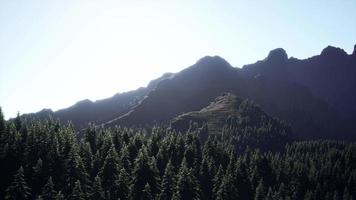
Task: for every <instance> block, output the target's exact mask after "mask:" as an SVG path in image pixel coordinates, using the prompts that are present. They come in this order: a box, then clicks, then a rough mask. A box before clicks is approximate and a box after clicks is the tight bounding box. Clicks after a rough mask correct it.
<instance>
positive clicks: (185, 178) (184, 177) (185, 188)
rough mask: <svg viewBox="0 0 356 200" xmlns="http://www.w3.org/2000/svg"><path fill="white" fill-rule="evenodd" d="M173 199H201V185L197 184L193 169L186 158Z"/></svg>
mask: <svg viewBox="0 0 356 200" xmlns="http://www.w3.org/2000/svg"><path fill="white" fill-rule="evenodd" d="M172 199H174V200H180V199H200V188H199V185H198V184H197V180H196V177H195V176H194V172H193V170H192V169H191V168H188V164H187V161H186V160H185V159H183V161H182V164H181V167H180V169H179V173H178V181H177V185H176V188H175V192H174V194H173V198H172Z"/></svg>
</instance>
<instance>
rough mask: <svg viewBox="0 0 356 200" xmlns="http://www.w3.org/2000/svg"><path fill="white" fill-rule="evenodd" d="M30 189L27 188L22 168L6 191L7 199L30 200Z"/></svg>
mask: <svg viewBox="0 0 356 200" xmlns="http://www.w3.org/2000/svg"><path fill="white" fill-rule="evenodd" d="M30 190H31V189H30V188H29V187H28V186H27V183H26V181H25V176H24V170H23V167H22V166H21V167H20V168H19V170H17V173H16V174H15V175H14V179H13V181H12V183H11V185H10V186H9V187H8V188H7V190H6V196H5V199H14V200H17V199H18V200H26V199H30V196H31V194H30Z"/></svg>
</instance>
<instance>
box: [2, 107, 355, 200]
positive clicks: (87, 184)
mask: <svg viewBox="0 0 356 200" xmlns="http://www.w3.org/2000/svg"><path fill="white" fill-rule="evenodd" d="M246 112H250V111H249V110H247V111H246ZM20 120H21V119H20ZM239 120H241V119H239ZM0 121H1V116H0ZM249 123H251V122H249ZM256 123H257V122H256ZM18 124H21V125H20V126H21V128H17V126H16V124H15V123H13V122H7V121H4V129H3V132H2V135H1V137H0V163H1V165H0V167H1V170H0V177H1V179H0V189H1V190H0V194H1V197H0V199H58V200H61V199H99V200H100V199H108V200H109V199H115V200H117V199H160V200H163V199H246V200H252V199H263V200H265V199H266V200H272V199H273V200H276V199H286V200H287V199H291V200H299V199H326V200H328V199H343V200H351V199H355V195H356V192H355V191H356V190H355V189H356V145H355V144H354V143H344V142H337V141H323V140H320V141H304V142H292V143H290V144H287V145H285V144H284V140H283V139H281V140H279V139H277V140H276V141H280V142H281V143H280V144H278V146H279V147H281V146H283V149H282V150H280V151H276V149H271V150H267V149H266V148H265V146H263V145H262V148H258V147H259V146H256V144H263V143H261V142H257V141H256V140H258V139H261V138H259V137H257V138H256V137H252V136H251V137H250V139H249V140H251V141H250V142H251V144H252V145H251V146H249V145H247V144H248V143H247V141H248V140H245V139H247V137H246V138H245V139H243V140H239V139H238V138H239V137H241V136H242V135H243V134H244V131H243V130H245V129H244V128H243V127H240V129H239V128H238V127H239V126H241V124H240V125H236V124H235V125H236V126H235V125H234V126H235V129H234V130H235V132H231V131H230V132H229V133H231V134H224V135H211V136H209V138H207V139H206V141H205V142H204V143H201V141H200V140H199V137H198V136H197V135H199V128H194V127H193V126H192V128H191V129H190V130H189V132H187V133H186V134H180V133H176V132H175V131H172V130H170V129H165V128H162V127H156V128H153V129H149V130H143V129H128V128H120V127H117V128H115V129H99V128H95V127H94V126H92V127H91V129H90V130H88V132H89V133H88V134H89V136H84V137H83V138H76V137H75V132H74V129H73V127H72V126H71V125H70V124H69V125H60V124H59V123H58V122H56V121H53V120H48V121H42V122H39V121H33V122H31V123H18ZM262 124H263V123H262ZM230 125H231V124H230ZM262 129H263V128H262ZM272 130H277V129H275V128H272ZM257 132H258V131H257ZM224 133H227V132H226V130H225V132H224ZM250 133H252V132H250ZM255 133H256V132H255ZM240 134H242V135H240ZM243 137H245V136H243ZM275 137H279V136H278V134H277V135H275ZM262 138H263V137H262ZM240 139H241V138H240ZM242 141H243V142H242ZM239 145H245V146H249V147H246V148H244V149H242V148H240V146H239ZM242 150H243V151H242ZM21 166H23V167H21ZM16 169H19V170H17V171H16ZM29 186H30V187H31V188H32V189H31V190H30V188H29Z"/></svg>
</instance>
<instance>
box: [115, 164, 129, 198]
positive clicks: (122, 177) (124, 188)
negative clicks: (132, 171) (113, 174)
mask: <svg viewBox="0 0 356 200" xmlns="http://www.w3.org/2000/svg"><path fill="white" fill-rule="evenodd" d="M129 183H130V178H129V174H128V173H127V172H126V170H125V168H121V169H120V173H119V180H117V181H116V182H115V191H116V195H115V197H117V198H119V199H128V197H129V194H130V188H129Z"/></svg>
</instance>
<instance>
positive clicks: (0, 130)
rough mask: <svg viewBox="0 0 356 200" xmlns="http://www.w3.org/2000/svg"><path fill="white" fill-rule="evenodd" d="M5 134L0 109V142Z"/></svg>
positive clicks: (3, 120)
mask: <svg viewBox="0 0 356 200" xmlns="http://www.w3.org/2000/svg"><path fill="white" fill-rule="evenodd" d="M4 132H5V119H4V115H3V113H2V110H1V107H0V142H2V140H3V134H4Z"/></svg>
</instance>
